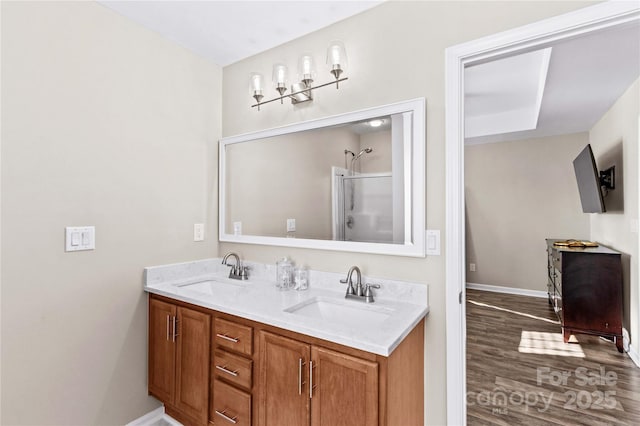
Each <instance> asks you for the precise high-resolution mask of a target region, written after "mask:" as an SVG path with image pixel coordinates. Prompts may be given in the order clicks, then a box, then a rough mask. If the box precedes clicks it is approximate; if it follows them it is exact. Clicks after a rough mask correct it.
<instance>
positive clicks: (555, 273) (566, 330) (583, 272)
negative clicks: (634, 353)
mask: <svg viewBox="0 0 640 426" xmlns="http://www.w3.org/2000/svg"><path fill="white" fill-rule="evenodd" d="M546 241H547V254H548V257H547V262H548V264H547V268H548V276H549V280H548V283H547V292H548V294H549V304H550V305H551V306H553V310H554V311H555V312H556V314H557V315H558V319H559V320H560V323H561V325H562V334H563V338H564V342H565V343H567V342H568V341H569V337H571V335H572V334H579V333H581V334H593V335H597V336H603V337H607V338H613V339H614V340H615V343H616V347H617V348H618V351H619V352H622V351H623V347H622V258H621V253H620V252H617V251H615V250H612V249H610V248H608V247H605V246H602V245H600V246H598V247H594V248H568V247H555V246H554V245H553V243H554V242H556V241H562V240H557V239H547V240H546Z"/></svg>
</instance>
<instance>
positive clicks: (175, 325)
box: [172, 317, 178, 342]
mask: <svg viewBox="0 0 640 426" xmlns="http://www.w3.org/2000/svg"><path fill="white" fill-rule="evenodd" d="M176 337H178V318H176V317H173V338H172V341H174V342H175V341H176Z"/></svg>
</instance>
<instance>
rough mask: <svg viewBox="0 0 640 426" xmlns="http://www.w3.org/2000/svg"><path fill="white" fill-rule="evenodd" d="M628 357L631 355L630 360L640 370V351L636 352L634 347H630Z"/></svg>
mask: <svg viewBox="0 0 640 426" xmlns="http://www.w3.org/2000/svg"><path fill="white" fill-rule="evenodd" d="M627 355H629V358H631V361H633V363H634V364H635V365H636V367H638V368H640V356H638V351H636V349H635V348H634V347H633V345H629V350H628V351H627Z"/></svg>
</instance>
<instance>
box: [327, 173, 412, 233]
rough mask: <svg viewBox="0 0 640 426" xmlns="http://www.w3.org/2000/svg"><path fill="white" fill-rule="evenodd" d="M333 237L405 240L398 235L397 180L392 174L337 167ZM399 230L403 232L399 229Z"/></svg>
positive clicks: (334, 184)
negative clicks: (395, 186)
mask: <svg viewBox="0 0 640 426" xmlns="http://www.w3.org/2000/svg"><path fill="white" fill-rule="evenodd" d="M332 172H333V176H334V183H333V204H334V217H333V219H334V226H333V231H334V235H333V238H334V239H335V240H338V241H362V242H371V243H390V244H393V243H396V244H397V243H402V242H403V238H404V233H403V232H402V229H401V228H399V227H396V233H395V235H394V218H393V216H394V208H393V206H394V204H393V180H392V174H391V172H388V173H351V172H350V171H349V170H346V169H342V168H338V167H333V170H332ZM398 230H399V232H398Z"/></svg>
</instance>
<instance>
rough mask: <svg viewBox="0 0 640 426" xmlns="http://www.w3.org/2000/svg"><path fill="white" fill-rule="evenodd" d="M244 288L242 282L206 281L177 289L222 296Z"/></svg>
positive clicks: (183, 285)
mask: <svg viewBox="0 0 640 426" xmlns="http://www.w3.org/2000/svg"><path fill="white" fill-rule="evenodd" d="M242 286H243V284H242V283H240V282H238V283H232V282H225V281H213V280H206V281H196V282H192V283H187V284H180V285H178V286H177V287H180V288H181V289H184V290H189V291H194V292H196V293H202V294H208V295H218V294H220V292H221V291H222V292H225V291H226V292H228V291H230V290H238V289H239V288H240V287H242Z"/></svg>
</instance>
